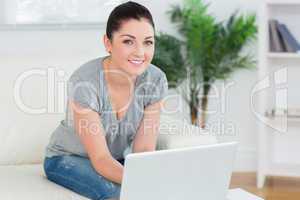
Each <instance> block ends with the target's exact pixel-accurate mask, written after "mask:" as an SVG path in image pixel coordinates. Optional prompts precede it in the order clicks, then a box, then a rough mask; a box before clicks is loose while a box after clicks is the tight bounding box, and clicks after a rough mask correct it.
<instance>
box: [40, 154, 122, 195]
mask: <svg viewBox="0 0 300 200" xmlns="http://www.w3.org/2000/svg"><path fill="white" fill-rule="evenodd" d="M119 162H120V163H121V164H124V160H119ZM44 171H45V174H46V176H47V179H49V180H50V181H53V182H55V183H57V184H59V185H61V186H63V187H66V188H68V189H70V190H72V191H74V192H76V193H78V194H80V195H82V196H85V197H87V198H89V199H92V200H104V199H110V198H114V199H118V198H119V196H120V190H121V185H120V184H117V183H114V182H111V181H109V180H108V179H106V178H104V177H103V176H101V175H100V174H99V173H97V171H95V169H94V168H93V166H92V164H91V162H90V160H89V159H88V158H85V157H80V156H77V155H63V156H52V157H51V158H47V157H45V160H44Z"/></svg>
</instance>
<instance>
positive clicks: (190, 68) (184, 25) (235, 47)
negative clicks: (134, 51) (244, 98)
mask: <svg viewBox="0 0 300 200" xmlns="http://www.w3.org/2000/svg"><path fill="white" fill-rule="evenodd" d="M207 8H208V5H206V4H204V3H203V1H202V0H184V4H183V6H182V7H180V6H173V7H172V9H171V10H170V11H169V14H170V17H171V21H172V22H173V23H175V24H176V25H177V27H178V30H179V32H180V33H181V34H182V36H183V38H184V39H183V41H179V40H178V44H181V45H180V46H179V45H178V46H177V48H178V51H179V52H180V53H181V52H184V53H183V54H181V55H182V57H183V60H184V67H185V68H186V69H185V70H183V69H180V71H182V72H185V73H186V74H185V77H187V78H188V81H189V91H188V98H185V99H186V100H187V101H188V103H189V106H190V112H191V121H192V123H193V124H195V125H200V126H201V127H202V128H204V127H205V121H206V111H207V105H208V95H209V92H210V89H211V86H212V84H214V83H215V81H216V80H218V79H219V80H225V79H227V78H229V77H230V75H231V74H232V73H233V72H235V71H236V70H237V69H245V68H253V67H254V66H255V65H254V64H255V62H256V61H255V60H254V59H253V57H252V56H251V55H250V54H246V53H245V52H243V53H242V50H243V49H244V47H245V46H246V45H247V44H248V43H249V42H250V41H253V39H255V38H256V34H257V26H256V25H255V21H256V16H255V15H254V14H250V15H240V14H238V12H235V13H233V14H232V15H231V16H230V17H229V19H228V20H226V21H224V22H218V21H217V20H216V18H215V17H214V16H212V15H210V14H208V11H207ZM157 37H158V41H159V39H160V37H161V36H157ZM163 37H166V35H163ZM170 37H171V36H170ZM171 43H173V42H171ZM167 45H171V44H166V43H160V42H158V43H157V44H156V46H157V47H156V49H157V50H158V51H159V52H164V53H163V54H162V55H165V57H166V58H168V57H172V59H177V57H174V56H173V54H174V53H172V52H174V51H175V50H174V49H172V50H171V49H168V48H165V46H167ZM174 48H175V47H174ZM169 52H170V54H168V53H169ZM156 56H157V57H154V60H153V63H154V64H158V66H160V67H162V69H163V70H164V71H165V72H166V73H167V76H168V77H172V79H171V80H172V81H173V82H174V79H176V78H175V77H177V71H176V69H177V67H178V65H176V64H175V63H174V65H172V66H168V65H169V64H166V63H164V59H163V57H162V56H161V55H157V54H156ZM158 57H159V59H158ZM172 59H171V60H172ZM158 60H159V63H158V62H157V61H158ZM166 60H170V59H169V58H168V59H166ZM166 66H167V67H166ZM172 67H173V68H175V69H173V70H169V69H168V70H166V68H172ZM168 73H169V74H168ZM171 74H172V75H171ZM177 79H178V80H182V76H181V74H180V76H178V77H177ZM200 92H201V97H199V95H200ZM183 95H186V94H183ZM199 111H201V116H200V115H199V113H200V112H199Z"/></svg>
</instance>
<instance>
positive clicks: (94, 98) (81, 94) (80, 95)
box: [68, 78, 100, 113]
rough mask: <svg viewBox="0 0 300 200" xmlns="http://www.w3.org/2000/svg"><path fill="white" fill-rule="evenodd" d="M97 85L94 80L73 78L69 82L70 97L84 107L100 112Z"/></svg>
mask: <svg viewBox="0 0 300 200" xmlns="http://www.w3.org/2000/svg"><path fill="white" fill-rule="evenodd" d="M97 91H98V90H97V86H96V85H95V84H93V82H92V81H86V80H81V79H78V78H77V79H76V78H71V79H70V80H69V82H68V98H69V100H73V101H74V102H76V103H78V104H79V105H80V106H82V107H84V108H89V109H91V110H93V111H95V112H98V113H99V112H100V102H99V96H98V92H97Z"/></svg>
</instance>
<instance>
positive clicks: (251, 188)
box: [230, 172, 300, 200]
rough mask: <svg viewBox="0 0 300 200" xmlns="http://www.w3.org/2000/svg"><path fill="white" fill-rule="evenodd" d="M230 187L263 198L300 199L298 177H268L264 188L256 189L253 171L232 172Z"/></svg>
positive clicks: (278, 199) (274, 199) (299, 180)
mask: <svg viewBox="0 0 300 200" xmlns="http://www.w3.org/2000/svg"><path fill="white" fill-rule="evenodd" d="M230 188H242V189H244V190H246V191H248V192H250V193H253V194H256V195H257V196H260V197H262V198H263V199H265V200H300V178H287V177H268V178H267V179H266V183H265V186H264V188H262V189H258V188H257V187H256V174H255V173H252V172H251V173H233V175H232V179H231V184H230Z"/></svg>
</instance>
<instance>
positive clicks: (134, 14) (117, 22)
mask: <svg viewBox="0 0 300 200" xmlns="http://www.w3.org/2000/svg"><path fill="white" fill-rule="evenodd" d="M141 18H145V19H146V20H148V21H149V23H150V24H151V25H152V27H153V29H155V26H154V22H153V18H152V15H151V13H150V11H149V10H148V9H147V8H146V7H145V6H143V5H141V4H138V3H136V2H132V1H128V2H126V3H123V4H120V5H118V6H117V7H115V8H114V9H113V11H112V12H111V13H110V15H109V17H108V20H107V24H106V35H107V37H108V38H109V39H112V34H113V32H115V31H118V30H119V29H120V27H121V23H122V22H123V21H127V20H130V19H136V20H140V19H141Z"/></svg>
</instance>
